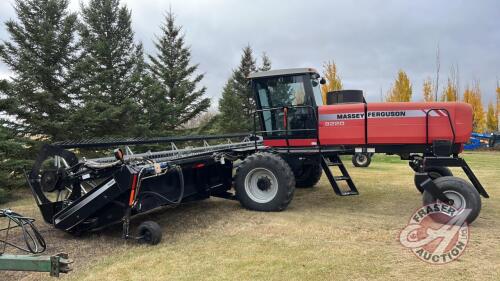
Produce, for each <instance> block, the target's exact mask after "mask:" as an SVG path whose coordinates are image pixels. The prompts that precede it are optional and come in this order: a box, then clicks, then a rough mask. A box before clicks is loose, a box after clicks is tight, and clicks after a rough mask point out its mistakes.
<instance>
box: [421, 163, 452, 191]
mask: <svg viewBox="0 0 500 281" xmlns="http://www.w3.org/2000/svg"><path fill="white" fill-rule="evenodd" d="M425 172H426V173H427V175H429V178H431V179H432V180H435V179H438V178H440V177H452V176H453V173H452V172H451V170H450V168H448V167H426V168H425ZM413 181H414V182H415V187H416V188H417V190H418V191H419V192H420V193H423V192H424V189H423V188H422V187H421V186H420V184H421V183H422V182H421V181H420V180H419V178H418V177H417V176H416V175H415V177H414V179H413Z"/></svg>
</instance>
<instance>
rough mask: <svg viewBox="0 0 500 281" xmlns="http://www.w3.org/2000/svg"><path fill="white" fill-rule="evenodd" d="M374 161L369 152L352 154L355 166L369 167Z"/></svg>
mask: <svg viewBox="0 0 500 281" xmlns="http://www.w3.org/2000/svg"><path fill="white" fill-rule="evenodd" d="M371 162H372V157H371V155H370V154H367V153H356V154H354V155H353V156H352V164H353V165H354V167H363V168H364V167H368V166H370V163H371Z"/></svg>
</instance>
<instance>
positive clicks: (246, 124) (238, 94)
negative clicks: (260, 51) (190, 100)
mask: <svg viewBox="0 0 500 281" xmlns="http://www.w3.org/2000/svg"><path fill="white" fill-rule="evenodd" d="M269 67H270V61H269ZM255 71H257V66H256V61H255V59H254V58H253V54H252V48H251V47H250V46H247V47H245V48H244V49H243V54H242V56H241V60H240V65H239V66H238V67H237V68H236V69H235V70H233V74H232V76H231V77H230V78H229V80H228V81H227V82H226V85H225V86H224V89H223V91H222V98H221V99H220V101H219V111H220V113H221V116H220V125H221V130H222V131H223V132H248V131H251V130H252V129H253V111H254V110H255V101H254V96H253V92H252V88H251V86H250V83H249V81H248V79H247V77H248V75H250V73H252V72H255Z"/></svg>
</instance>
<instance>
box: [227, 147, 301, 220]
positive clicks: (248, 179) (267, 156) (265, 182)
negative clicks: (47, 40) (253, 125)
mask: <svg viewBox="0 0 500 281" xmlns="http://www.w3.org/2000/svg"><path fill="white" fill-rule="evenodd" d="M234 189H235V191H236V198H238V200H239V201H240V204H241V205H242V206H243V207H245V208H247V209H249V210H254V211H264V212H275V211H282V210H284V209H285V208H286V207H287V206H288V204H290V202H291V201H292V198H293V193H294V191H295V177H294V175H293V173H292V169H291V168H290V166H288V164H287V163H286V162H285V160H283V159H282V158H281V157H279V156H278V155H275V154H272V153H267V152H258V153H255V154H252V155H250V156H248V157H247V158H245V160H243V162H242V163H241V164H240V166H239V167H238V169H237V170H236V176H235V180H234Z"/></svg>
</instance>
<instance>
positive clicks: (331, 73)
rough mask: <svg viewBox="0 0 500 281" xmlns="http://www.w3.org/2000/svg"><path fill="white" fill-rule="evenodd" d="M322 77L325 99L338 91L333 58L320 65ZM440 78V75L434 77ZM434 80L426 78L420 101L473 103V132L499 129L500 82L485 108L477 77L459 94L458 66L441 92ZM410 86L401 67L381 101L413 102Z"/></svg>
mask: <svg viewBox="0 0 500 281" xmlns="http://www.w3.org/2000/svg"><path fill="white" fill-rule="evenodd" d="M323 76H324V77H325V79H326V80H327V83H326V84H325V85H323V87H322V89H323V99H324V100H326V97H325V95H326V93H327V92H328V91H335V90H341V89H342V87H343V85H342V79H341V78H340V75H339V73H338V69H337V66H336V64H335V62H334V61H328V62H326V63H325V64H324V67H323ZM437 77H439V76H437ZM438 89H439V88H438V85H437V80H434V81H433V79H432V78H431V77H428V78H426V79H425V80H424V81H423V84H422V101H425V102H435V101H441V102H456V101H462V102H465V103H468V104H470V105H471V106H472V114H473V130H474V131H475V132H495V131H497V130H498V121H499V120H498V110H499V107H500V84H498V83H497V85H496V90H495V91H496V103H493V102H491V101H490V102H489V103H488V108H487V109H486V110H484V107H483V102H482V94H481V88H480V83H479V81H478V80H474V81H472V83H470V84H467V85H466V87H465V89H464V91H463V94H462V95H460V93H459V83H458V67H452V69H451V74H450V77H449V78H448V79H447V83H446V85H445V87H444V89H443V90H442V92H441V93H438ZM412 96H413V87H412V82H411V81H410V78H409V77H408V75H407V74H406V72H405V71H404V70H402V69H400V70H399V71H398V73H397V76H396V78H395V79H394V83H393V84H392V85H391V88H390V89H389V91H388V92H387V93H386V95H385V97H383V98H384V100H385V101H387V102H409V101H412Z"/></svg>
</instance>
